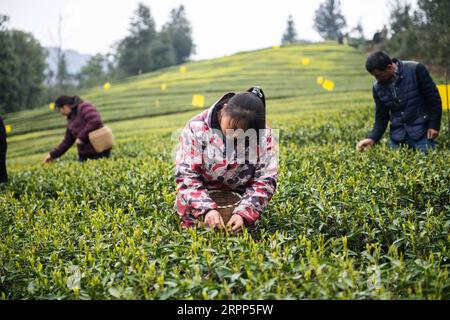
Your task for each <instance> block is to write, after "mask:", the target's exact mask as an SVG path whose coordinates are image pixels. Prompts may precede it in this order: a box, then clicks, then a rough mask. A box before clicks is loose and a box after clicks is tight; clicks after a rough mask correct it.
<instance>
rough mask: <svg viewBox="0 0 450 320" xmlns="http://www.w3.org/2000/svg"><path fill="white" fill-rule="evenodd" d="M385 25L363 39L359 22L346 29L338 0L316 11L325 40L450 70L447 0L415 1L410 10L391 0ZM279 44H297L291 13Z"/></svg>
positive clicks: (328, 1) (316, 23)
mask: <svg viewBox="0 0 450 320" xmlns="http://www.w3.org/2000/svg"><path fill="white" fill-rule="evenodd" d="M390 4H391V11H390V16H389V23H388V26H386V25H385V26H383V27H381V28H380V29H379V30H378V31H377V32H375V34H374V35H373V37H372V38H371V39H366V38H365V36H364V29H363V27H362V23H361V22H359V23H358V24H357V25H356V26H354V27H352V28H348V25H347V21H346V18H345V16H344V15H343V14H342V9H341V2H340V1H339V0H325V1H324V2H323V3H321V4H320V6H319V8H318V9H317V10H316V12H315V17H314V29H315V30H316V31H317V32H318V33H319V34H320V36H321V37H322V38H323V39H324V40H332V41H338V42H339V43H341V44H344V43H347V44H349V45H351V46H354V47H357V48H360V49H362V50H365V51H378V50H386V51H388V52H389V53H390V54H391V55H392V56H396V57H398V58H401V59H420V60H421V61H422V62H424V63H427V64H429V65H430V66H433V67H435V69H436V70H438V71H439V70H441V71H442V70H447V71H449V70H448V69H449V58H448V54H449V53H450V1H449V0H417V8H416V9H413V6H412V4H411V3H410V2H408V1H405V0H393V1H391V3H390ZM281 42H282V44H293V43H298V42H300V41H299V38H298V33H297V30H296V28H295V22H294V19H293V17H292V15H290V16H289V17H288V20H287V27H286V31H285V32H284V33H283V36H282V39H281Z"/></svg>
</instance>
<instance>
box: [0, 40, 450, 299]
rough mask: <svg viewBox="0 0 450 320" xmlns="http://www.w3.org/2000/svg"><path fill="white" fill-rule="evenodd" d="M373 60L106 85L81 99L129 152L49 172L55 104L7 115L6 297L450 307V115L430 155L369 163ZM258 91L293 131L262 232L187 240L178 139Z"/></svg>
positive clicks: (298, 63)
mask: <svg viewBox="0 0 450 320" xmlns="http://www.w3.org/2000/svg"><path fill="white" fill-rule="evenodd" d="M305 58H307V59H309V62H310V63H309V64H305V63H304V59H305ZM364 62H365V55H364V54H362V53H360V52H358V51H356V50H354V49H352V48H349V47H345V46H336V45H334V44H328V43H323V44H315V45H304V46H288V47H281V48H280V49H276V48H268V49H264V50H259V51H253V52H245V53H239V54H235V55H232V56H228V57H224V58H220V59H214V60H208V61H199V62H192V63H188V64H186V65H185V66H186V67H187V72H185V73H180V72H179V66H177V67H172V68H168V69H164V70H162V71H159V72H156V73H151V74H144V75H141V76H138V77H133V78H129V79H126V80H125V81H122V82H119V83H114V82H113V83H112V86H111V89H110V90H104V89H103V87H102V85H103V84H99V87H98V88H94V89H92V90H88V91H86V92H81V93H80V95H81V96H82V98H84V99H85V100H89V101H91V102H92V103H94V104H95V105H96V106H97V107H98V109H99V110H100V112H101V114H102V117H103V119H104V122H105V123H106V124H107V125H109V126H110V127H111V128H112V129H113V131H114V133H115V135H116V138H117V148H116V149H115V150H114V152H113V157H112V158H111V159H107V160H100V161H94V162H88V163H84V164H79V163H78V162H77V161H76V160H77V157H76V152H75V150H74V148H73V149H72V150H71V151H70V152H69V153H68V154H67V155H66V156H64V157H63V158H61V159H60V160H58V161H57V162H55V163H53V164H51V165H46V166H44V165H42V164H41V160H42V158H43V157H44V156H45V154H46V153H47V152H48V151H49V150H50V149H51V148H52V147H54V146H55V145H56V144H57V143H58V142H59V141H60V140H61V138H62V136H63V133H64V130H65V127H64V121H65V120H64V119H63V118H62V117H60V116H58V115H57V114H56V113H55V112H52V111H50V110H49V109H48V107H43V108H41V109H36V110H33V111H26V112H21V113H17V114H10V115H7V116H6V119H5V123H6V124H9V125H11V128H12V131H11V133H10V136H9V138H8V143H9V145H8V147H9V150H8V158H7V164H8V169H9V174H10V181H9V183H8V184H7V185H3V186H0V192H1V194H0V298H1V299H450V277H449V267H450V148H449V147H450V138H449V137H450V136H449V133H448V129H449V128H447V126H446V125H445V124H446V117H447V114H446V113H444V116H443V118H444V119H443V120H445V121H443V128H442V136H441V137H440V138H438V140H437V149H436V150H435V151H433V152H431V153H430V154H428V155H422V154H418V153H415V152H412V151H409V150H398V151H391V150H389V148H388V147H387V139H386V136H385V138H384V140H383V141H382V142H381V144H380V145H378V146H377V147H376V148H374V149H372V150H369V151H368V152H364V153H359V152H357V151H356V150H355V145H356V143H357V142H358V140H359V139H360V138H362V137H364V136H365V135H366V134H367V133H368V132H369V130H370V129H371V126H372V123H373V118H374V116H373V113H374V106H373V102H372V96H371V84H372V78H371V77H370V75H368V74H367V73H366V71H365V69H364ZM320 76H322V77H325V78H326V79H329V80H331V81H333V82H334V84H335V87H334V90H333V91H326V90H324V89H323V88H322V87H321V86H320V85H318V84H317V81H316V80H317V77H320ZM436 80H437V81H438V82H439V81H440V80H439V79H438V78H436ZM162 84H165V85H166V86H167V89H166V90H165V91H162V90H161V85H162ZM252 85H260V86H261V87H262V88H263V89H264V91H265V93H266V95H267V97H268V101H267V109H268V122H269V124H270V126H271V127H272V128H275V129H279V130H280V132H281V134H280V177H279V180H278V182H279V185H278V189H277V192H276V194H275V196H274V198H273V200H272V202H271V203H270V205H269V207H268V208H267V210H266V212H265V214H264V216H263V217H262V219H261V223H260V226H259V230H258V231H257V233H256V234H250V233H248V232H244V233H243V234H241V235H238V236H228V235H226V234H224V233H218V232H214V231H211V230H207V229H191V230H182V229H181V227H180V221H179V218H178V216H177V215H176V213H175V212H174V210H173V203H174V199H175V195H176V190H175V182H174V178H173V175H174V164H173V161H172V152H173V150H174V147H175V146H176V141H177V134H176V132H177V130H178V129H181V128H183V126H184V124H185V123H186V121H187V120H189V119H190V118H191V117H192V116H194V115H195V114H197V113H199V112H200V111H201V110H202V108H198V107H192V104H191V102H192V96H193V95H194V94H198V95H203V96H205V101H206V105H205V108H206V107H207V106H208V105H211V104H212V103H213V102H214V101H216V100H217V99H218V98H219V97H220V96H221V95H222V94H223V93H225V92H227V91H242V90H245V89H247V88H248V87H250V86H252Z"/></svg>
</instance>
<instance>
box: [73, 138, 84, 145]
mask: <svg viewBox="0 0 450 320" xmlns="http://www.w3.org/2000/svg"><path fill="white" fill-rule="evenodd" d="M75 143H76V144H77V145H78V146H81V145H82V144H84V142H83V141H81V140H80V139H78V138H77V140H75Z"/></svg>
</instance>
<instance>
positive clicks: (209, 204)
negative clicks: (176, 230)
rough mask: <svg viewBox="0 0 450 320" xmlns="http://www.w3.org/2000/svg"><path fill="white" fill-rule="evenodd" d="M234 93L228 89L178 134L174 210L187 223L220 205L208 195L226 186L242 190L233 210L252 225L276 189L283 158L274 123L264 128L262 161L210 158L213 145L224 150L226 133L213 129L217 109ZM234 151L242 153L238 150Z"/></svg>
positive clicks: (215, 148)
mask: <svg viewBox="0 0 450 320" xmlns="http://www.w3.org/2000/svg"><path fill="white" fill-rule="evenodd" d="M232 96H234V93H227V94H226V95H224V96H223V97H222V98H221V99H219V100H218V101H217V102H216V103H215V104H214V105H213V106H211V107H210V108H209V109H207V110H205V111H204V112H202V113H201V114H199V115H197V116H195V117H194V118H192V119H191V120H190V121H189V122H188V123H187V125H186V126H185V128H184V130H183V131H182V133H181V135H180V137H179V145H178V148H177V154H176V173H175V181H176V184H177V189H178V193H177V197H176V201H175V210H176V211H177V213H178V214H179V215H180V217H181V219H182V226H183V227H191V226H193V225H195V224H196V222H198V220H199V219H202V217H201V216H202V215H205V214H206V213H207V212H208V211H209V210H213V209H217V204H216V203H215V202H214V201H213V200H212V199H211V197H210V196H209V194H208V190H214V189H221V190H231V191H235V192H238V193H240V194H241V195H242V199H241V201H240V202H239V205H238V206H237V207H236V208H235V210H234V214H239V215H240V216H242V217H243V218H244V222H245V224H246V225H247V226H251V225H253V224H254V223H255V222H256V221H257V220H258V219H259V217H260V215H261V214H262V213H263V211H264V209H265V207H266V206H267V204H268V203H269V201H270V200H271V198H272V196H273V194H274V192H275V189H276V185H277V177H278V157H277V153H276V141H275V137H274V134H273V130H272V129H270V128H267V129H266V130H264V133H263V135H261V136H260V137H261V138H260V141H265V142H266V143H265V144H264V143H262V144H261V143H260V145H259V147H258V149H257V150H258V151H257V152H258V155H259V161H258V162H256V163H254V164H249V163H248V162H247V164H245V163H242V162H241V163H238V162H237V161H236V159H234V160H231V159H233V158H230V161H228V160H227V158H226V157H221V158H219V160H216V159H214V160H212V161H211V159H212V158H214V157H213V156H211V153H210V152H211V150H212V152H213V153H214V152H217V154H224V152H225V151H224V150H225V143H224V139H223V137H222V135H217V134H213V130H212V129H213V128H212V116H213V114H214V108H215V107H221V106H223V104H224V103H226V102H227V101H228V100H229V99H230V98H231V97H232ZM205 137H207V138H205ZM205 140H206V141H205ZM261 146H263V147H261ZM205 149H208V152H205V151H204V150H205ZM232 150H233V149H232ZM241 151H242V150H241ZM234 152H235V153H236V152H239V149H236V150H235V151H234ZM202 220H203V219H202Z"/></svg>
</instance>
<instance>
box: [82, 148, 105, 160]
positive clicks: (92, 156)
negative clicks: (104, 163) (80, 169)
mask: <svg viewBox="0 0 450 320" xmlns="http://www.w3.org/2000/svg"><path fill="white" fill-rule="evenodd" d="M109 157H111V150H106V151H103V152H101V153H97V154H93V155H89V156H86V155H81V154H79V155H78V161H80V162H85V161H87V160H97V159H101V158H109Z"/></svg>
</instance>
